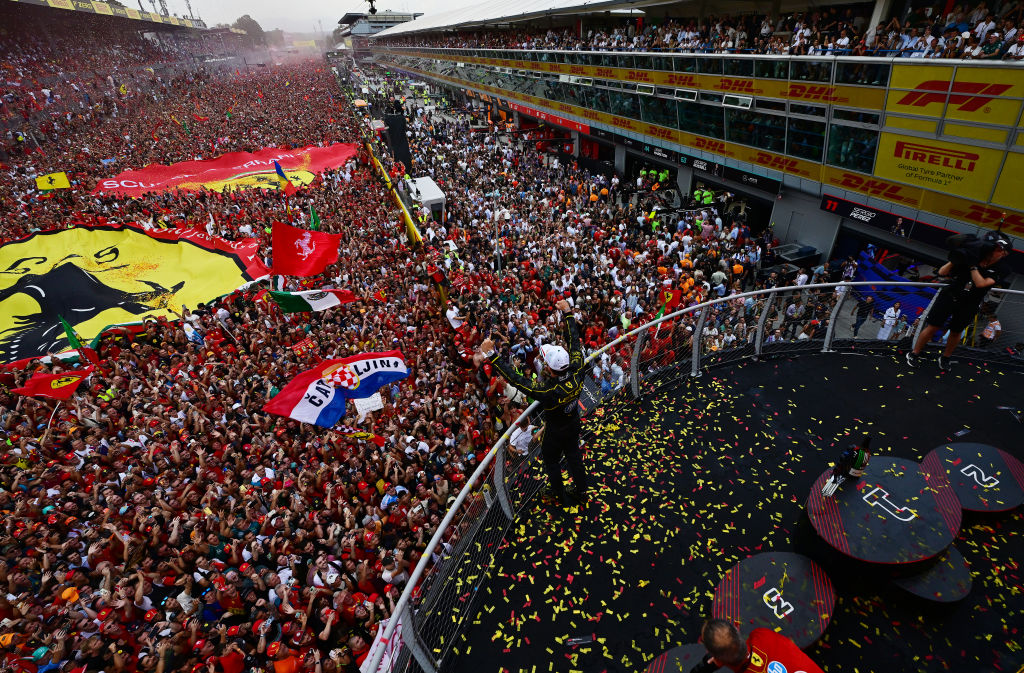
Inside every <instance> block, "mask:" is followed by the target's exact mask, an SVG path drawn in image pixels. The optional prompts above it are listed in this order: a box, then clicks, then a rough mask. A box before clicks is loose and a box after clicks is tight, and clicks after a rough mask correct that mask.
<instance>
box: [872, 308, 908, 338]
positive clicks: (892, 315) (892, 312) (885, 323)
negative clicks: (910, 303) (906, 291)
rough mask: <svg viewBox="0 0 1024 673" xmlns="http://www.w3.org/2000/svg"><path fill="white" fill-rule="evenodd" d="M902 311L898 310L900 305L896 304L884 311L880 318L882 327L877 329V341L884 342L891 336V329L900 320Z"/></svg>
mask: <svg viewBox="0 0 1024 673" xmlns="http://www.w3.org/2000/svg"><path fill="white" fill-rule="evenodd" d="M902 314H903V311H901V310H900V303H899V302H896V303H895V304H893V305H892V306H890V307H889V308H887V309H885V314H884V315H883V316H882V326H881V327H879V328H878V339H880V340H882V341H885V340H888V338H889V337H890V336H891V335H892V328H893V327H895V326H896V321H898V320H899V319H900V316H901V315H902Z"/></svg>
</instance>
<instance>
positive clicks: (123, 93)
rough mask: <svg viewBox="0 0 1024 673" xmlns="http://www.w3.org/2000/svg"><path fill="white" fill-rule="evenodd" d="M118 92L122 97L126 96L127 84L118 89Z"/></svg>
mask: <svg viewBox="0 0 1024 673" xmlns="http://www.w3.org/2000/svg"><path fill="white" fill-rule="evenodd" d="M118 91H120V92H121V95H122V96H127V95H128V85H127V84H122V85H121V88H120V89H118Z"/></svg>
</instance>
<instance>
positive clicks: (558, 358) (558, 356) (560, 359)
mask: <svg viewBox="0 0 1024 673" xmlns="http://www.w3.org/2000/svg"><path fill="white" fill-rule="evenodd" d="M540 354H541V356H543V358H544V364H546V365H547V366H548V367H551V369H552V370H554V371H556V372H561V371H564V370H565V369H566V368H568V366H569V353H568V352H566V350H565V349H564V348H562V347H561V346H554V345H552V344H544V345H543V346H541V347H540Z"/></svg>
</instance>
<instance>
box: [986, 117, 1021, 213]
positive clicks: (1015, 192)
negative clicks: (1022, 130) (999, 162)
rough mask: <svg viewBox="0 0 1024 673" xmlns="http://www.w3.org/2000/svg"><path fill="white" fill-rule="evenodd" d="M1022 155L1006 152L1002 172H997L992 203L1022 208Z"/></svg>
mask: <svg viewBox="0 0 1024 673" xmlns="http://www.w3.org/2000/svg"><path fill="white" fill-rule="evenodd" d="M1022 135H1024V134H1022ZM1022 176H1024V154H1020V153H1019V152H1007V153H1006V161H1005V162H1004V163H1003V170H1002V171H1000V172H999V181H998V182H996V191H995V193H994V194H992V203H998V204H999V205H1002V206H1007V207H1010V208H1020V207H1022V206H1024V178H1022Z"/></svg>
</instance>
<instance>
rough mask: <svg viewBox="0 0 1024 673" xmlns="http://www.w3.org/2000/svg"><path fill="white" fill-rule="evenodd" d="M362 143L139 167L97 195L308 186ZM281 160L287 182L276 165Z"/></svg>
mask: <svg viewBox="0 0 1024 673" xmlns="http://www.w3.org/2000/svg"><path fill="white" fill-rule="evenodd" d="M358 148H359V146H358V145H355V144H352V143H335V144H333V145H331V146H329V147H316V146H315V145H309V146H307V147H303V148H296V149H292V150H283V149H279V148H276V147H268V148H266V149H262V150H260V151H259V152H255V153H252V152H231V153H229V154H222V155H220V156H219V157H217V158H215V159H208V160H205V161H182V162H179V163H176V164H171V165H170V166H164V165H163V164H150V165H149V166H146V167H145V168H142V169H140V170H137V171H125V172H123V173H121V174H119V175H117V176H115V177H113V178H109V179H107V180H100V182H99V184H98V185H96V189H95V190H94V192H93V193H100V192H106V193H109V194H118V195H121V196H140V195H142V194H146V193H148V192H165V191H169V190H174V189H182V190H187V191H199V190H200V189H210V190H213V191H215V192H220V191H223V190H224V189H281V188H283V187H284V186H285V185H286V184H287V183H291V184H294V185H308V184H309V183H311V182H312V181H313V178H315V177H316V176H317V175H318V174H320V173H322V172H323V171H325V170H327V169H330V168H338V167H339V166H344V165H345V164H346V163H348V161H349V159H351V158H352V157H354V156H355V155H356V152H357V151H358ZM275 163H277V164H280V166H281V170H282V172H283V173H284V174H285V178H286V179H285V180H282V179H281V178H280V176H279V175H278V173H277V170H276V169H275V167H274V164H275Z"/></svg>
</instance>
